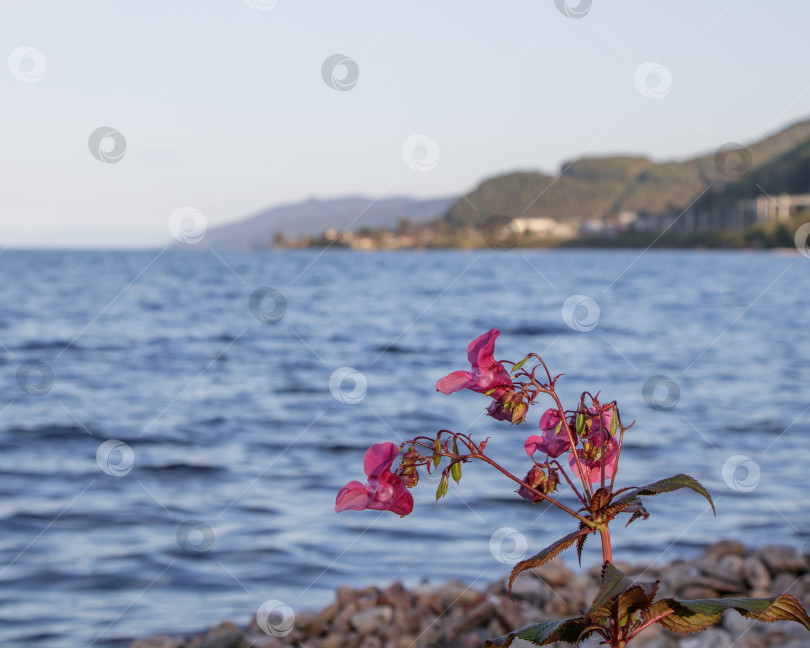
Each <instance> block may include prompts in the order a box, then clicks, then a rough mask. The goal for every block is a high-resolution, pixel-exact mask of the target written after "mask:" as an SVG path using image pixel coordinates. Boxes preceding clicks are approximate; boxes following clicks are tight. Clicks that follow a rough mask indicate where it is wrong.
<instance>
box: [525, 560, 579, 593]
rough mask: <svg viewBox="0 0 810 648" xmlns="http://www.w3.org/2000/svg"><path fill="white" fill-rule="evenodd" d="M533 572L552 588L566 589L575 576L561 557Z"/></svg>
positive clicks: (536, 568)
mask: <svg viewBox="0 0 810 648" xmlns="http://www.w3.org/2000/svg"><path fill="white" fill-rule="evenodd" d="M532 571H533V572H534V573H535V574H537V575H538V576H539V577H540V578H542V579H543V580H544V581H546V582H547V583H548V584H549V585H551V586H552V587H564V586H565V585H567V584H568V581H570V580H571V577H572V576H573V575H574V574H573V572H572V571H571V570H570V569H568V567H566V566H565V563H564V562H563V561H562V559H561V558H560V557H559V556H558V557H557V558H554V559H553V560H550V561H549V562H547V563H546V564H545V565H540V566H539V567H535V568H534V569H533V570H532Z"/></svg>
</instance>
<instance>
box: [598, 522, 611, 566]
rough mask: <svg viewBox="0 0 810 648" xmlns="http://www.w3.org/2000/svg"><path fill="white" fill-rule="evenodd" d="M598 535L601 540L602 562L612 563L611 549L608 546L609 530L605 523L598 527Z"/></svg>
mask: <svg viewBox="0 0 810 648" xmlns="http://www.w3.org/2000/svg"><path fill="white" fill-rule="evenodd" d="M599 535H600V536H601V539H602V561H603V562H609V563H612V562H613V548H612V547H611V546H610V529H609V528H608V525H607V524H606V523H604V524H602V526H600V527H599Z"/></svg>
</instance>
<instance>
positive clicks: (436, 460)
mask: <svg viewBox="0 0 810 648" xmlns="http://www.w3.org/2000/svg"><path fill="white" fill-rule="evenodd" d="M441 452H442V442H441V441H440V440H439V436H438V435H437V436H436V441H435V442H434V443H433V465H434V467H435V466H438V465H439V464H440V463H441V461H442V455H441Z"/></svg>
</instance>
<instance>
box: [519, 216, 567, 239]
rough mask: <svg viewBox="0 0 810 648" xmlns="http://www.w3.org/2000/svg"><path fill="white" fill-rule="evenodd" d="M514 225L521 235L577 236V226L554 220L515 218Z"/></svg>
mask: <svg viewBox="0 0 810 648" xmlns="http://www.w3.org/2000/svg"><path fill="white" fill-rule="evenodd" d="M512 225H513V226H514V227H516V228H517V230H518V231H519V232H520V233H521V234H526V233H528V234H533V235H535V236H544V237H548V238H571V237H573V236H576V234H577V228H576V226H574V225H572V224H571V223H561V222H560V221H558V220H556V219H554V218H514V219H512Z"/></svg>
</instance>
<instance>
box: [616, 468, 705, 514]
mask: <svg viewBox="0 0 810 648" xmlns="http://www.w3.org/2000/svg"><path fill="white" fill-rule="evenodd" d="M681 488H688V489H690V490H693V491H695V492H696V493H700V494H701V495H703V497H705V498H706V499H707V500H708V502H709V504H710V505H711V507H712V511H714V513H715V514H717V511H715V509H714V502H713V501H712V496H711V495H709V491H707V490H706V489H705V488H703V486H701V484H700V482H699V481H698V480H697V479H694V478H693V477H690V476H689V475H675V476H674V477H667V478H666V479H662V480H661V481H657V482H654V483H652V484H647V485H646V486H640V487H637V488H633V489H631V490H630V491H628V492H626V493H625V494H624V495H623V496H622V497H620V498H619V499H617V500H615V501H614V504H624V503H630V502H632V501H633V500H634V499H636V498H637V497H641V496H644V495H658V494H660V493H671V492H672V491H676V490H680V489H681Z"/></svg>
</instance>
